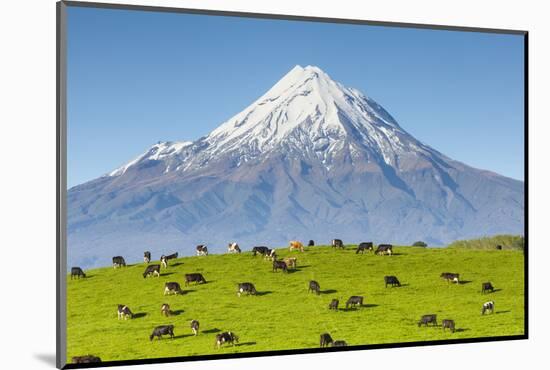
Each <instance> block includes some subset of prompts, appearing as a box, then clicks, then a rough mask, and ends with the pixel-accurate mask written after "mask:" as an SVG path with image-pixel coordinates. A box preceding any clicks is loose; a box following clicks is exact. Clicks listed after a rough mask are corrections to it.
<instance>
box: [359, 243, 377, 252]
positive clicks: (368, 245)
mask: <svg viewBox="0 0 550 370" xmlns="http://www.w3.org/2000/svg"><path fill="white" fill-rule="evenodd" d="M365 251H374V245H373V244H372V242H363V243H361V244H359V246H358V247H357V250H356V251H355V254H359V252H361V253H365Z"/></svg>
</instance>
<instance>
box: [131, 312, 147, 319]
mask: <svg viewBox="0 0 550 370" xmlns="http://www.w3.org/2000/svg"><path fill="white" fill-rule="evenodd" d="M145 316H147V313H146V312H138V313H135V314H134V316H133V317H132V318H133V319H140V318H142V317H145Z"/></svg>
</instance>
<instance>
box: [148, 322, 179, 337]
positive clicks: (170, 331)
mask: <svg viewBox="0 0 550 370" xmlns="http://www.w3.org/2000/svg"><path fill="white" fill-rule="evenodd" d="M163 335H170V338H172V339H173V338H174V325H161V326H157V327H156V328H155V329H153V333H151V335H150V336H149V340H153V338H154V337H157V338H158V339H162V336H163Z"/></svg>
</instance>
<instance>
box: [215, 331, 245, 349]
mask: <svg viewBox="0 0 550 370" xmlns="http://www.w3.org/2000/svg"><path fill="white" fill-rule="evenodd" d="M235 342H236V343H239V337H238V336H237V335H236V334H235V333H233V332H231V331H225V332H223V333H219V334H216V344H215V347H217V348H220V347H221V346H222V344H225V343H229V344H231V345H233V344H234V343H235Z"/></svg>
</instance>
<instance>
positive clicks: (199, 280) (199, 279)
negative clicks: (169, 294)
mask: <svg viewBox="0 0 550 370" xmlns="http://www.w3.org/2000/svg"><path fill="white" fill-rule="evenodd" d="M192 282H195V285H197V284H205V283H206V279H205V278H204V276H202V274H200V273H198V272H195V273H192V274H185V286H188V285H189V283H192Z"/></svg>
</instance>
